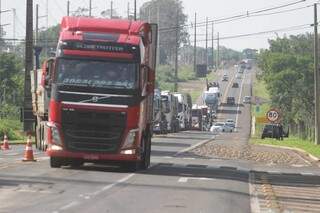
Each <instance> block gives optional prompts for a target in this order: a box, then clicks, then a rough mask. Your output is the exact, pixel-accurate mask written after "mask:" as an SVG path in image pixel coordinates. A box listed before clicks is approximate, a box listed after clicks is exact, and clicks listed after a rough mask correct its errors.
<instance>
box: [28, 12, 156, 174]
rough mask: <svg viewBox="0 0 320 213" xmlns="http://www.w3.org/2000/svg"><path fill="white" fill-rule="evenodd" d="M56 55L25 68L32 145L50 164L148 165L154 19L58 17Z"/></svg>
mask: <svg viewBox="0 0 320 213" xmlns="http://www.w3.org/2000/svg"><path fill="white" fill-rule="evenodd" d="M60 27H61V30H60V37H59V42H58V45H57V50H56V57H55V58H50V59H48V60H46V61H45V62H44V64H43V66H42V69H41V70H34V71H31V85H32V88H31V93H32V103H33V113H34V115H35V116H36V117H37V124H36V144H37V147H38V148H39V149H42V150H46V153H47V154H48V155H49V156H50V166H51V167H55V168H57V167H61V166H64V165H73V166H80V165H82V164H83V163H84V162H99V163H105V162H108V163H110V162H120V163H121V164H122V165H125V166H126V167H127V168H130V169H134V170H137V169H146V168H148V166H149V165H150V152H151V137H152V129H153V127H152V116H153V96H154V84H155V66H156V44H157V25H154V24H149V23H145V22H142V21H131V20H119V19H115V20H113V19H97V18H86V17H64V18H63V19H62V22H61V25H60Z"/></svg>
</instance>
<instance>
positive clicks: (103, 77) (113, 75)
mask: <svg viewBox="0 0 320 213" xmlns="http://www.w3.org/2000/svg"><path fill="white" fill-rule="evenodd" d="M137 66H138V65H137V64H136V63H132V62H110V61H98V60H97V61H94V60H89V59H88V60H83V59H60V60H58V65H57V73H56V83H57V84H62V85H74V86H87V87H101V88H123V89H135V88H137V87H138V83H137Z"/></svg>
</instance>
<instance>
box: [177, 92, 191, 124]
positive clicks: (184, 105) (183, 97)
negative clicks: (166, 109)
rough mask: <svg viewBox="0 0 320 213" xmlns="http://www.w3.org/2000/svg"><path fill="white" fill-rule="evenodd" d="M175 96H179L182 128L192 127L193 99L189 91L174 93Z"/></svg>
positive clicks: (179, 113) (179, 114) (179, 115)
mask: <svg viewBox="0 0 320 213" xmlns="http://www.w3.org/2000/svg"><path fill="white" fill-rule="evenodd" d="M174 96H176V97H177V98H178V102H179V105H178V119H179V125H180V129H184V130H188V129H191V124H192V115H191V110H192V100H191V96H190V94H188V93H174Z"/></svg>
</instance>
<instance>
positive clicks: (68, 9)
mask: <svg viewBox="0 0 320 213" xmlns="http://www.w3.org/2000/svg"><path fill="white" fill-rule="evenodd" d="M67 16H70V1H67Z"/></svg>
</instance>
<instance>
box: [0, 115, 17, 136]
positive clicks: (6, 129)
mask: <svg viewBox="0 0 320 213" xmlns="http://www.w3.org/2000/svg"><path fill="white" fill-rule="evenodd" d="M21 128H22V126H21V123H20V121H18V120H7V119H2V120H0V139H1V141H2V140H3V136H4V133H6V134H7V136H8V138H9V140H20V139H22V135H21V134H20V131H21Z"/></svg>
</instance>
